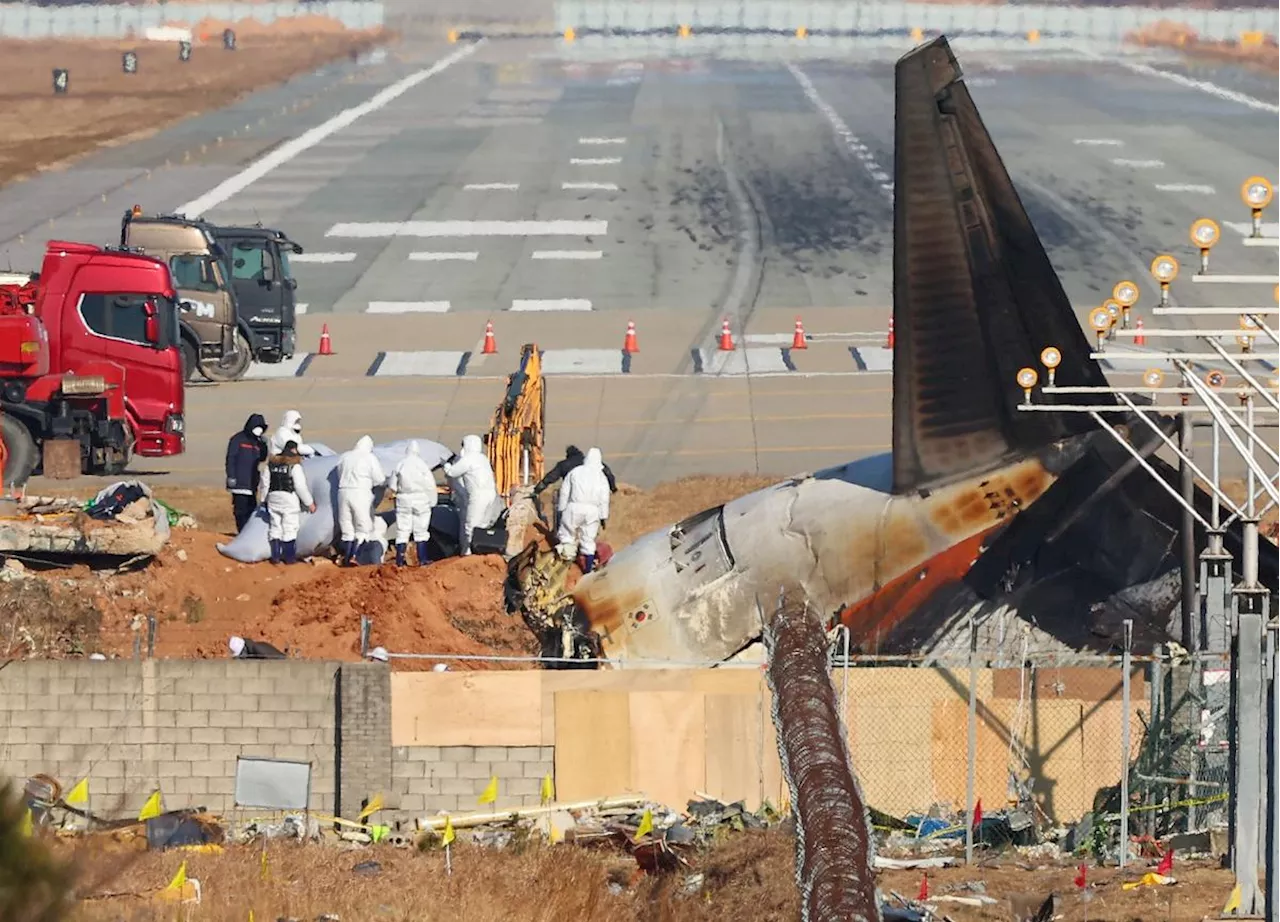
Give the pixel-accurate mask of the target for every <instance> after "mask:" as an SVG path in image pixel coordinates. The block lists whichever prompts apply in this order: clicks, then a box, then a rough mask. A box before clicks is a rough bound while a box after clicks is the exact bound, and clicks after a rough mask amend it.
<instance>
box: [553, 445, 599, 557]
mask: <svg viewBox="0 0 1280 922" xmlns="http://www.w3.org/2000/svg"><path fill="white" fill-rule="evenodd" d="M556 508H557V510H558V511H559V513H560V527H559V529H557V531H556V542H557V545H556V550H557V551H558V552H559V554H560V556H561V557H562V558H564V559H565V560H573V559H574V558H575V557H577V556H578V554H579V552H581V554H582V556H583V557H584V558H585V561H584V566H583V569H582V572H584V573H590V572H591V571H592V570H594V569H595V567H596V535H598V534H599V533H600V528H601V526H603V525H604V524H605V522H606V521H608V519H609V478H607V477H605V475H604V459H603V458H601V457H600V449H598V448H592V449H590V450H589V451H588V452H587V456H586V458H584V459H583V461H582V463H581V464H579V465H578V466H577V467H575V468H574V469H573V470H571V471H570V472H569V473H568V475H567V476H566V477H565V478H564V484H563V485H562V486H561V487H560V495H559V497H558V498H557V500H556Z"/></svg>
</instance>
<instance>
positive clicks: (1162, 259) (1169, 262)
mask: <svg viewBox="0 0 1280 922" xmlns="http://www.w3.org/2000/svg"><path fill="white" fill-rule="evenodd" d="M1151 274H1152V275H1153V276H1155V280H1156V281H1157V282H1159V283H1160V306H1161V307H1168V306H1169V283H1170V282H1172V281H1173V280H1174V279H1176V278H1177V277H1178V261H1177V260H1176V259H1174V258H1173V257H1172V256H1170V255H1169V254H1168V253H1161V254H1160V255H1159V256H1157V257H1156V258H1155V259H1153V260H1151Z"/></svg>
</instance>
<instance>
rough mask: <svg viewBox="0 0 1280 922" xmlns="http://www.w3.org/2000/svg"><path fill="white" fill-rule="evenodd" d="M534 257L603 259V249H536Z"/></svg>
mask: <svg viewBox="0 0 1280 922" xmlns="http://www.w3.org/2000/svg"><path fill="white" fill-rule="evenodd" d="M532 258H533V259H603V258H604V251H603V250H534V251H533V256H532Z"/></svg>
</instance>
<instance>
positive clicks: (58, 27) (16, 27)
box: [0, 0, 431, 39]
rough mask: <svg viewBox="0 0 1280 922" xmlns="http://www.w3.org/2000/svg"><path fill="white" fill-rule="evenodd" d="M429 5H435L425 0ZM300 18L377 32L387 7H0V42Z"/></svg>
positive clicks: (357, 3)
mask: <svg viewBox="0 0 1280 922" xmlns="http://www.w3.org/2000/svg"><path fill="white" fill-rule="evenodd" d="M422 2H424V3H430V2H431V0H422ZM298 16H327V17H329V18H332V19H336V20H338V21H339V22H341V23H342V24H343V25H345V26H346V27H347V28H349V29H376V28H378V27H379V26H381V25H383V24H384V18H385V11H384V9H383V5H382V4H381V3H379V2H376V0H322V2H317V3H300V2H297V0H269V2H265V3H236V2H222V3H218V2H205V3H199V2H196V3H186V2H161V3H149V4H146V5H142V6H137V5H128V6H125V5H117V4H98V3H94V4H89V3H83V4H75V5H73V6H48V7H45V6H32V5H30V4H26V3H0V37H4V38H23V39H32V38H125V37H128V36H134V37H137V38H139V39H141V38H142V37H143V35H144V33H145V31H146V30H147V29H155V28H160V27H162V26H194V25H195V24H196V23H198V22H201V21H203V20H213V21H216V22H225V23H235V22H238V21H239V20H242V19H255V20H257V21H258V22H261V23H272V22H275V21H276V20H277V19H292V18H295V17H298Z"/></svg>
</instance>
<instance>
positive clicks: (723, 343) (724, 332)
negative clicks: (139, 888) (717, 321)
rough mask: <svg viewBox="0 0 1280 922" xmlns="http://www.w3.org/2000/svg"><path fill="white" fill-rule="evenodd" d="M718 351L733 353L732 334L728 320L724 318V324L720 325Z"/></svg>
mask: <svg viewBox="0 0 1280 922" xmlns="http://www.w3.org/2000/svg"><path fill="white" fill-rule="evenodd" d="M720 351H721V352H732V351H733V333H732V332H730V330H729V318H728V317H726V318H724V323H723V324H721V325H720Z"/></svg>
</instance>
